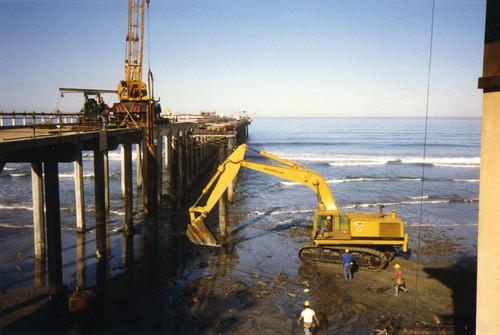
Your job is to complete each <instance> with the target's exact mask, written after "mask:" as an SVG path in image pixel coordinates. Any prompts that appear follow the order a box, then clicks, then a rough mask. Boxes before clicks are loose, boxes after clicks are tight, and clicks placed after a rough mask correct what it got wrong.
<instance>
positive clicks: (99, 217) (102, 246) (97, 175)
mask: <svg viewBox="0 0 500 335" xmlns="http://www.w3.org/2000/svg"><path fill="white" fill-rule="evenodd" d="M104 182H105V177H104V152H103V151H100V150H99V149H96V150H94V185H95V187H94V188H95V189H94V192H95V221H96V258H97V285H98V286H105V285H106V280H107V258H108V257H107V247H106V201H105V192H104Z"/></svg>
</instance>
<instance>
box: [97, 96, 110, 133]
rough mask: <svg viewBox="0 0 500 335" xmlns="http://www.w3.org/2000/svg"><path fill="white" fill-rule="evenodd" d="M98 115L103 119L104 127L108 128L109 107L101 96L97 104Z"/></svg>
mask: <svg viewBox="0 0 500 335" xmlns="http://www.w3.org/2000/svg"><path fill="white" fill-rule="evenodd" d="M97 112H98V114H97V116H98V117H99V118H100V119H101V122H102V129H103V130H105V129H108V123H109V118H108V115H109V108H108V105H106V103H105V102H104V99H103V98H102V97H99V102H98V104H97Z"/></svg>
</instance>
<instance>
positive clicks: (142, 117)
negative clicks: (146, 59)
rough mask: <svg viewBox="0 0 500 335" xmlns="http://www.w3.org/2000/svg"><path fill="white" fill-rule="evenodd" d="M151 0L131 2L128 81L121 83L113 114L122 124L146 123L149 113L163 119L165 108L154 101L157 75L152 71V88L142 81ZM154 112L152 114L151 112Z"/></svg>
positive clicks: (150, 81) (126, 72) (128, 39)
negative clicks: (146, 12)
mask: <svg viewBox="0 0 500 335" xmlns="http://www.w3.org/2000/svg"><path fill="white" fill-rule="evenodd" d="M149 2H150V0H129V2H128V32H127V37H126V39H125V40H126V42H127V48H126V49H127V54H126V57H125V63H124V65H125V66H124V69H125V78H124V79H122V80H120V81H119V83H118V90H117V92H118V99H119V102H118V103H115V104H113V106H112V107H111V109H110V111H109V115H110V118H111V117H112V118H113V119H114V120H115V122H116V123H117V124H118V125H122V124H124V123H128V122H132V123H134V124H139V123H144V122H146V119H147V117H146V115H147V113H151V119H152V120H157V119H159V118H160V114H161V106H160V103H159V99H158V100H154V98H153V94H152V93H153V88H152V87H153V74H152V72H151V71H148V82H149V90H150V92H148V87H147V86H148V85H147V84H146V83H145V82H144V81H143V80H142V69H143V55H144V48H143V47H144V13H145V9H146V5H147V8H149ZM150 111H151V112H150ZM110 121H111V120H110Z"/></svg>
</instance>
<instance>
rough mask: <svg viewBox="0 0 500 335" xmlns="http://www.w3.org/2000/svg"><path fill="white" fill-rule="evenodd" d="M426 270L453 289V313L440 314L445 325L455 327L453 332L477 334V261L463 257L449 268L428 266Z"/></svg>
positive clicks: (430, 275)
mask: <svg viewBox="0 0 500 335" xmlns="http://www.w3.org/2000/svg"><path fill="white" fill-rule="evenodd" d="M424 272H425V273H427V274H428V275H429V277H430V278H433V279H436V280H439V281H440V282H441V283H443V284H444V285H446V286H447V287H449V288H450V289H451V292H452V298H453V314H452V315H438V316H439V318H440V319H441V320H442V322H443V325H444V326H448V327H450V328H453V334H475V331H476V330H475V329H476V288H477V261H471V260H470V259H462V260H459V262H458V263H457V264H455V265H453V266H450V267H447V268H432V267H426V268H425V269H424Z"/></svg>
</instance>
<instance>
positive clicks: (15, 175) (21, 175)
mask: <svg viewBox="0 0 500 335" xmlns="http://www.w3.org/2000/svg"><path fill="white" fill-rule="evenodd" d="M9 175H10V176H11V177H12V178H23V177H27V176H30V175H31V173H28V172H22V173H9Z"/></svg>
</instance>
